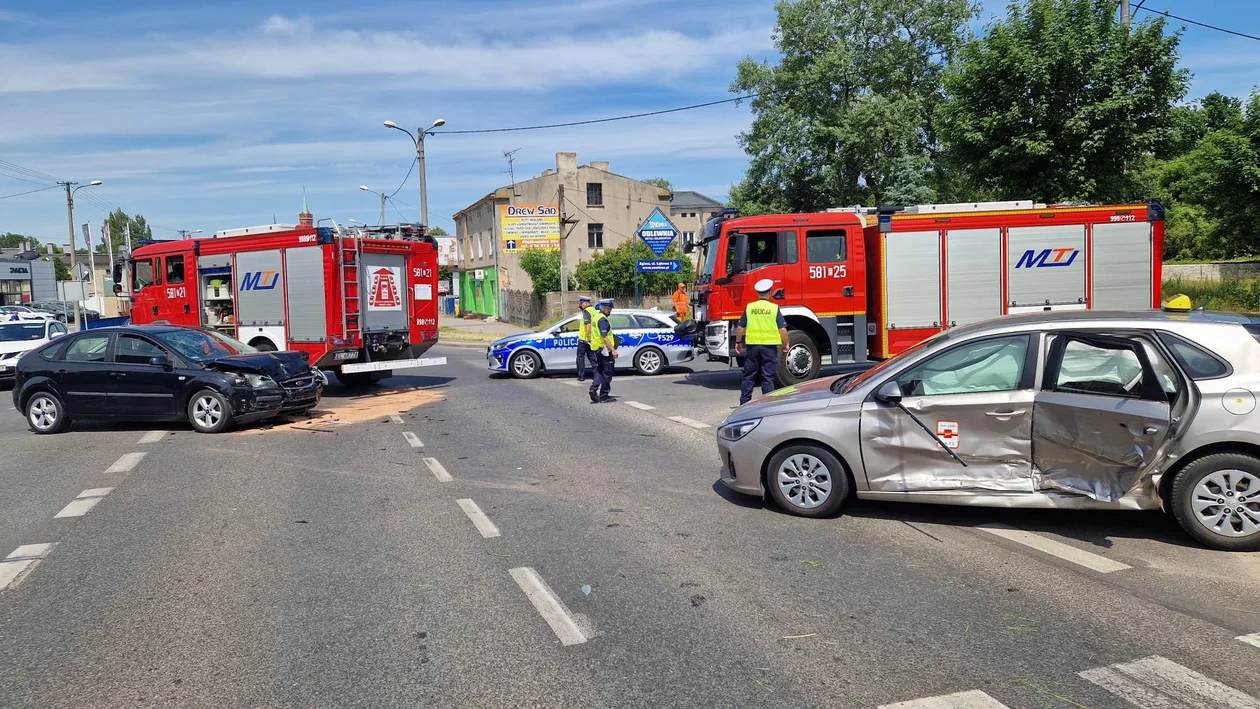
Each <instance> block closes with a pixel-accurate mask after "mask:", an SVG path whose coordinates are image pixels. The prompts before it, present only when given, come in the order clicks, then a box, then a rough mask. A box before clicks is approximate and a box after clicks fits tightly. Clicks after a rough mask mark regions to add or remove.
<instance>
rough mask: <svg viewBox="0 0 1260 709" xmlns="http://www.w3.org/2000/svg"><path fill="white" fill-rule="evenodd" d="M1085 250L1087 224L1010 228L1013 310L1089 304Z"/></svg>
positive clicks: (1008, 252) (1009, 287) (1009, 294)
mask: <svg viewBox="0 0 1260 709" xmlns="http://www.w3.org/2000/svg"><path fill="white" fill-rule="evenodd" d="M1084 251H1085V225H1083V224H1062V225H1057V224H1055V225H1047V226H1032V227H1011V228H1010V229H1008V230H1007V234H1006V277H1007V279H1008V281H1007V290H1006V298H1007V300H1008V301H1009V303H1008V305H1009V306H1010V308H1020V307H1036V306H1046V305H1076V304H1083V303H1085V261H1086V258H1085V253H1084ZM1012 312H1013V311H1012Z"/></svg>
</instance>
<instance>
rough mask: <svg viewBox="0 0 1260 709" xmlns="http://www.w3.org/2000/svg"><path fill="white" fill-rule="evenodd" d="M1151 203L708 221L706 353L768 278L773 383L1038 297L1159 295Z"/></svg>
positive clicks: (1141, 299)
mask: <svg viewBox="0 0 1260 709" xmlns="http://www.w3.org/2000/svg"><path fill="white" fill-rule="evenodd" d="M1163 242H1164V210H1163V208H1162V207H1160V205H1159V204H1158V203H1150V204H1125V205H1109V206H1079V205H1061V206H1060V205H1054V206H1047V205H1038V204H1033V203H1032V202H1030V201H1013V202H988V203H974V204H936V205H919V206H914V207H905V208H901V207H898V208H881V209H873V210H865V209H838V210H833V211H829V212H821V213H814V214H768V215H761V216H751V217H739V216H736V215H735V213H734V212H733V211H727V212H724V213H722V214H720V215H718V216H716V217H714V218H713V219H711V220H709V222H708V223H707V224H706V225H705V231H704V233H703V236H702V239H701V240H700V242H699V243H698V244H697V245H698V246H699V248H700V265H699V268H698V269H697V276H696V286H695V291H694V293H693V300H692V305H693V308H694V312H695V319H696V322H697V324H698V325H699V327H700V328H701V330H702V334H700V333H698V335H697V336H698V337H702V338H703V342H704V348H705V349H706V350H707V352H708V355H709V358H710V359H711V360H725V361H731V353H732V351H733V349H734V337H735V327H734V326H735V321H736V320H738V319H739V317H740V315H741V314H743V312H744V307H745V306H746V305H747V304H748V303H749V302H750V301H752V300H755V299H756V298H757V295H756V293H755V292H754V290H753V284H754V283H756V282H757V281H759V280H761V279H763V278H769V279H771V280H773V281H774V290H773V291H772V292H771V299H772V300H773V301H774V302H776V303H778V304H779V306H780V309H781V311H782V313H783V315H784V317H785V319H786V320H787V323H788V329H789V336H790V348H789V351H788V353H787V354H786V355H785V356H784V357H783V359H782V361H781V362H780V366H779V377H780V379H781V380H782V383H783V384H785V385H787V384H795V383H798V382H801V381H805V380H807V379H813V378H814V377H816V376H818V370H819V367H820V366H821V365H822V364H823V360H824V358H826V359H827V360H829V361H830V362H831V363H833V364H840V363H847V362H853V363H861V362H867V361H870V360H880V359H885V358H887V357H891V356H892V355H895V354H897V353H899V352H901V351H903V350H905V349H906V348H908V347H910V346H912V345H914V344H916V343H918V342H920V341H922V340H924V339H926V338H927V337H930V336H932V335H934V334H936V333H938V332H940V331H942V330H944V329H947V328H950V327H954V326H956V325H962V324H965V323H969V322H975V321H978V320H984V319H987V318H992V317H997V316H1000V315H1006V314H1009V313H1021V312H1030V311H1037V310H1082V309H1094V308H1098V309H1142V308H1152V307H1159V297H1160V293H1159V291H1160V272H1161V267H1162V265H1161V255H1162V252H1163Z"/></svg>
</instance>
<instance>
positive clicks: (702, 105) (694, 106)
mask: <svg viewBox="0 0 1260 709" xmlns="http://www.w3.org/2000/svg"><path fill="white" fill-rule="evenodd" d="M767 93H772V92H767ZM762 95H763V94H745V95H743V96H736V97H734V98H724V99H722V100H720V101H706V102H705V103H693V104H691V105H690V106H677V107H675V108H663V109H661V110H659V111H646V112H644V113H631V114H629V115H625V116H611V117H608V118H592V119H589V120H585V121H569V122H568V123H547V124H544V125H536V126H517V127H515V128H482V129H480V130H439V131H433V132H434V133H436V134H438V135H468V134H471V133H511V132H514V131H523V130H543V129H545V128H569V127H571V126H588V125H591V124H593V123H611V122H613V121H628V120H630V119H632V118H647V117H648V116H660V115H663V114H666V113H678V112H679V111H691V110H693V109H697V108H707V107H709V106H717V105H720V104H723V103H735V102H736V101H747V100H751V99H755V98H757V97H759V96H762Z"/></svg>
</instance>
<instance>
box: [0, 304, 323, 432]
mask: <svg viewBox="0 0 1260 709" xmlns="http://www.w3.org/2000/svg"><path fill="white" fill-rule="evenodd" d="M324 384H325V380H324V377H323V375H322V374H321V373H320V372H318V371H317V370H315V369H312V368H311V366H310V363H309V362H308V361H307V356H306V355H305V354H304V353H301V352H259V351H257V350H255V349H253V348H252V347H250V346H249V345H246V344H243V343H241V342H237V341H236V340H234V339H232V338H230V337H227V336H226V335H223V334H221V333H218V332H215V331H213V330H208V329H201V328H190V327H176V326H170V325H165V326H159V325H151V326H139V327H109V328H101V329H98V330H88V331H85V332H80V333H75V334H72V335H67V336H65V337H59V338H57V339H56V340H54V341H52V342H50V343H48V344H46V345H44V346H42V347H40V348H38V349H35V350H33V351H31V352H30V353H28V354H27V355H25V356H24V357H22V358H21V359H20V360H19V361H18V363H17V377H16V380H15V382H14V386H13V406H14V408H15V409H17V410H18V411H20V412H22V414H23V415H25V416H26V420H27V422H28V423H29V424H30V427H31V430H32V431H34V432H35V433H41V434H47V433H58V432H60V431H63V430H65V429H66V427H67V426H69V425H70V422H71V421H72V420H74V419H113V420H127V421H134V420H153V421H177V420H187V421H188V422H189V423H190V424H192V427H193V428H194V429H195V430H197V431H200V432H202V433H219V432H222V431H225V430H227V429H228V428H230V427H231V426H232V425H233V424H234V423H247V422H250V421H257V420H260V419H265V418H268V417H271V416H275V415H277V414H281V413H300V412H305V411H309V410H310V409H312V408H314V407H315V406H316V405H317V404H318V403H319V399H320V394H321V393H322V391H323V387H324Z"/></svg>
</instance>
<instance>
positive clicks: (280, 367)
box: [202, 352, 311, 382]
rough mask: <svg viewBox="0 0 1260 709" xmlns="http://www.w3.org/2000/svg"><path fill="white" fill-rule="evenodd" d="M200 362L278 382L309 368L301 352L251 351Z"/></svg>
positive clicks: (209, 366) (213, 367) (211, 367)
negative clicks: (267, 377)
mask: <svg viewBox="0 0 1260 709" xmlns="http://www.w3.org/2000/svg"><path fill="white" fill-rule="evenodd" d="M202 364H203V366H205V367H207V368H210V369H218V370H224V371H233V372H252V373H254V374H265V375H267V376H269V377H271V378H272V379H274V380H276V381H278V382H279V381H284V380H285V379H289V378H290V377H296V376H298V375H301V374H306V373H307V372H309V371H310V369H311V366H310V364H309V363H308V361H307V358H306V356H305V354H304V353H301V352H251V353H249V354H239V355H227V356H224V357H217V358H215V359H212V360H210V361H208V362H203V363H202Z"/></svg>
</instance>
